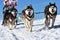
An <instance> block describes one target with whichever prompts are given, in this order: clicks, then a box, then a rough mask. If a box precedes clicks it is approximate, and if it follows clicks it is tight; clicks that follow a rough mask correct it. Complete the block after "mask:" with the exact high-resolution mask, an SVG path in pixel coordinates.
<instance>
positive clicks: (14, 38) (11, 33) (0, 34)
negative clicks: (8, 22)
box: [0, 15, 60, 40]
mask: <svg viewBox="0 0 60 40" xmlns="http://www.w3.org/2000/svg"><path fill="white" fill-rule="evenodd" d="M44 20H45V19H40V20H35V21H34V23H33V31H32V32H29V31H25V25H23V24H21V25H17V27H16V29H13V30H9V29H8V27H7V26H2V25H1V23H0V40H60V15H58V16H57V17H56V20H55V24H54V28H52V29H49V30H41V31H40V29H42V28H43V27H45V26H44ZM1 22H2V21H1Z"/></svg>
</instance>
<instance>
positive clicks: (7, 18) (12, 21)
mask: <svg viewBox="0 0 60 40" xmlns="http://www.w3.org/2000/svg"><path fill="white" fill-rule="evenodd" d="M14 13H15V12H14V11H12V12H10V10H6V11H5V12H4V18H3V25H4V26H8V27H9V29H13V28H15V27H16V24H17V20H16V17H15V15H14Z"/></svg>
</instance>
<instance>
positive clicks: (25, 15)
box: [20, 5, 34, 32]
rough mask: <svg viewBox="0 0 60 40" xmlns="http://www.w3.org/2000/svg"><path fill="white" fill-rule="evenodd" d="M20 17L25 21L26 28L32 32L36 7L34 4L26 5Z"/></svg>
mask: <svg viewBox="0 0 60 40" xmlns="http://www.w3.org/2000/svg"><path fill="white" fill-rule="evenodd" d="M20 19H21V20H22V21H23V22H24V24H25V28H26V30H27V31H28V30H29V31H30V32H32V24H33V20H34V9H33V7H32V5H29V6H26V8H25V9H24V10H23V11H22V14H21V16H20Z"/></svg>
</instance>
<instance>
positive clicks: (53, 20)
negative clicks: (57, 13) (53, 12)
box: [51, 17, 55, 28]
mask: <svg viewBox="0 0 60 40" xmlns="http://www.w3.org/2000/svg"><path fill="white" fill-rule="evenodd" d="M54 22H55V17H54V18H53V19H52V26H51V27H52V28H53V26H54Z"/></svg>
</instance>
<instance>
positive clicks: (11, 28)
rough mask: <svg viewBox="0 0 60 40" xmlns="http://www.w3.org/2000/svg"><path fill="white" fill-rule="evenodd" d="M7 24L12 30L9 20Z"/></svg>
mask: <svg viewBox="0 0 60 40" xmlns="http://www.w3.org/2000/svg"><path fill="white" fill-rule="evenodd" d="M7 25H8V27H9V29H10V30H12V25H11V23H10V22H9V21H7Z"/></svg>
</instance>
